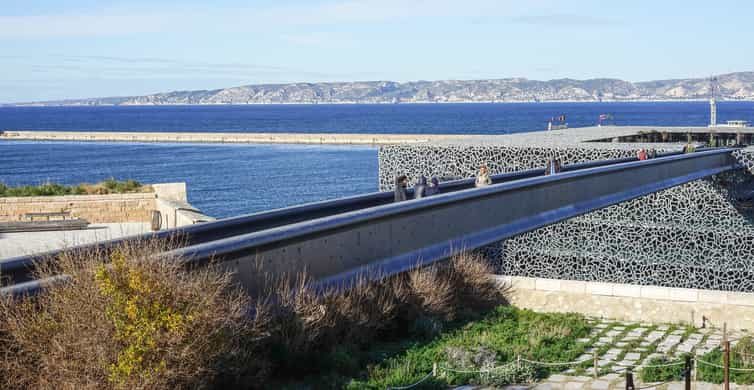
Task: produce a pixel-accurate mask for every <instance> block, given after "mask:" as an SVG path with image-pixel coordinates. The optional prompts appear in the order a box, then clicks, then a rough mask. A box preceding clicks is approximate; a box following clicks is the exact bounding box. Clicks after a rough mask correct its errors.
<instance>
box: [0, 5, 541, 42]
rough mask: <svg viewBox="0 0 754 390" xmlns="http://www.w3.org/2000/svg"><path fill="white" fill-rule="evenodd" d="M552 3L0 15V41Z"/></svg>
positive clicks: (449, 13)
mask: <svg viewBox="0 0 754 390" xmlns="http://www.w3.org/2000/svg"><path fill="white" fill-rule="evenodd" d="M547 1H552V0H530V1H527V2H525V3H514V2H512V1H507V0H499V1H494V0H466V1H463V2H461V1H452V0H434V1H429V0H414V1H405V0H344V1H332V2H326V3H319V4H311V3H305V4H299V5H285V6H275V7H271V8H263V9H260V8H221V7H211V8H210V7H208V8H191V6H185V7H182V8H181V9H105V10H100V11H97V12H89V13H75V14H56V15H15V16H0V39H38V38H60V37H63V38H68V37H99V36H121V35H131V34H143V33H161V32H162V33H171V32H187V33H196V32H202V31H207V32H255V31H256V32H265V33H266V32H270V30H273V31H278V32H280V33H290V31H288V30H289V29H290V28H292V27H293V28H300V27H302V26H325V25H332V26H339V25H343V24H349V23H356V24H359V23H384V22H395V21H402V20H406V19H420V18H437V17H452V18H472V17H492V16H516V15H520V14H521V13H529V12H531V11H532V10H537V9H545V8H547V7H545V6H544V4H545V3H546V2H547Z"/></svg>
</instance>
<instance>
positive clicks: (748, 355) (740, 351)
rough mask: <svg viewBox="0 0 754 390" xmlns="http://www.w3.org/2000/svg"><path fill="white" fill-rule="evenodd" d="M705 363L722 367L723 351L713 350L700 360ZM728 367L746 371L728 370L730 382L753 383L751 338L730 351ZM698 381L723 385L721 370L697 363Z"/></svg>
mask: <svg viewBox="0 0 754 390" xmlns="http://www.w3.org/2000/svg"><path fill="white" fill-rule="evenodd" d="M700 359H701V360H704V361H705V362H709V363H712V364H714V365H717V366H722V365H723V351H722V349H720V348H715V349H713V350H712V351H710V352H708V353H706V354H705V355H704V356H702V357H701V358H700ZM730 367H732V368H741V369H744V370H746V371H738V370H735V369H731V370H730V381H731V382H733V383H736V384H739V385H749V384H752V383H754V342H753V341H752V338H751V337H748V336H747V337H744V338H742V339H740V340H739V341H738V343H737V344H736V345H735V346H732V347H731V351H730ZM697 370H698V377H699V380H702V381H705V382H712V383H723V369H722V368H718V367H714V366H711V365H708V364H704V363H699V364H698V366H697Z"/></svg>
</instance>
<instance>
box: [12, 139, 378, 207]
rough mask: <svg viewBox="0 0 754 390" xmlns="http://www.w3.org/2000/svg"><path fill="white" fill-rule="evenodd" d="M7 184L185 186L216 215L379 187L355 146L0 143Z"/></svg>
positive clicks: (366, 151) (368, 160) (373, 163)
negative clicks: (110, 181)
mask: <svg viewBox="0 0 754 390" xmlns="http://www.w3.org/2000/svg"><path fill="white" fill-rule="evenodd" d="M0 162H2V168H0V169H2V171H0V182H4V183H6V184H8V185H19V184H39V183H42V182H45V181H51V182H56V183H65V184H77V183H81V182H96V181H100V180H103V179H106V178H108V177H114V178H117V179H126V178H133V179H135V180H138V181H140V182H143V183H165V182H178V181H185V182H186V183H187V185H188V192H189V202H191V204H193V205H194V206H195V207H197V208H199V209H200V210H202V211H203V212H205V213H206V214H209V215H212V216H215V217H228V216H233V215H239V214H245V213H251V212H254V211H261V210H268V209H273V208H278V207H284V206H288V205H292V204H298V203H305V202H313V201H316V200H322V199H328V198H336V197H341V196H345V195H353V194H359V193H365V192H372V191H376V190H377V151H376V150H375V149H371V148H358V147H345V148H341V147H322V146H249V145H208V144H136V143H77V142H42V143H30V142H17V141H13V142H2V141H0Z"/></svg>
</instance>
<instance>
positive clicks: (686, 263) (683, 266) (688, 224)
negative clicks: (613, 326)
mask: <svg viewBox="0 0 754 390" xmlns="http://www.w3.org/2000/svg"><path fill="white" fill-rule="evenodd" d="M590 131H591V132H592V134H590ZM610 131H612V132H617V131H616V129H611V130H610ZM597 132H599V133H597ZM569 133H570V134H569ZM569 135H572V137H570V138H571V141H570V142H569V141H567V140H565V138H566V137H568V136H569ZM597 136H599V137H604V132H603V130H602V129H598V130H596V129H572V130H563V131H558V132H548V133H525V134H517V135H511V136H498V137H487V138H486V141H484V142H480V141H482V139H480V138H473V139H470V140H469V142H444V143H433V144H426V143H425V144H413V145H393V146H383V147H381V148H380V152H379V160H380V187H381V188H382V189H383V190H387V189H390V188H391V186H392V181H393V177H394V175H396V174H407V175H409V176H410V177H418V176H419V175H425V176H438V177H444V178H461V177H472V176H474V174H475V173H476V171H477V169H478V167H479V166H480V165H481V164H487V165H488V167H489V168H490V170H491V171H492V172H493V173H502V172H511V171H516V170H522V169H530V168H538V167H543V166H544V165H545V163H546V161H547V160H548V159H549V158H550V157H551V156H556V157H558V158H560V159H561V161H562V162H563V163H564V164H573V163H577V162H584V161H592V160H600V159H609V158H618V157H626V156H633V155H635V152H636V150H638V149H639V148H641V147H644V148H655V149H657V150H658V151H663V150H677V149H680V148H681V147H682V145H679V144H661V143H655V144H626V143H590V142H584V141H586V140H588V139H589V137H594V138H597ZM736 156H737V157H738V159H739V161H741V162H742V163H743V164H744V165H746V167H747V168H750V169H752V171H754V151H751V150H748V149H747V150H743V151H740V152H738V153H736ZM752 190H754V177H752V175H750V174H749V173H747V172H746V171H745V170H743V169H742V170H740V171H736V172H731V173H726V174H721V175H717V176H715V177H712V178H708V179H704V180H698V181H695V182H691V183H688V184H685V185H682V186H678V187H674V188H671V189H668V190H665V191H661V192H658V193H655V194H652V195H649V196H645V197H642V198H639V199H635V200H632V201H629V202H625V203H622V204H620V205H615V206H612V207H608V208H605V209H602V210H599V211H596V212H593V213H590V214H588V215H584V216H580V217H576V218H573V219H570V220H568V221H565V222H562V223H558V224H555V225H551V226H548V227H545V228H542V229H538V230H536V231H533V232H530V233H526V234H523V235H521V236H518V237H515V238H513V239H510V240H507V241H504V242H501V243H499V244H496V245H493V246H492V247H490V248H488V249H487V252H488V253H489V254H490V256H491V257H492V258H493V259H494V260H495V261H497V262H499V267H500V272H501V273H502V274H504V275H515V276H527V277H540V278H555V279H570V280H583V281H599V282H611V283H630V284H640V285H657V286H667V287H685V288H703V289H712V290H725V291H746V292H751V291H754V224H752V220H754V218H753V216H754V210H753V209H752V207H751V205H750V204H749V203H748V201H741V200H740V199H742V198H746V197H747V194H749V193H750V192H751V191H752Z"/></svg>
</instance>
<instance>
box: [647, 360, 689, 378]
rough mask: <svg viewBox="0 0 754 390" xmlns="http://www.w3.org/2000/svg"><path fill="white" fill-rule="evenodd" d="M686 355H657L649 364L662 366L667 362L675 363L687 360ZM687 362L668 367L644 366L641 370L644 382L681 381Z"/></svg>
mask: <svg viewBox="0 0 754 390" xmlns="http://www.w3.org/2000/svg"><path fill="white" fill-rule="evenodd" d="M685 359H686V357H685V355H684V356H681V357H676V358H672V359H670V358H668V357H667V356H662V357H657V358H653V359H651V360H649V362H647V364H646V365H647V366H661V365H665V364H670V363H675V362H677V361H679V360H681V361H685ZM685 369H686V366H685V364H677V365H673V366H666V367H644V368H643V369H642V370H641V372H640V373H639V374H640V375H641V380H642V381H643V382H647V383H650V382H667V381H671V380H673V381H680V380H683V377H684V372H685Z"/></svg>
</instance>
